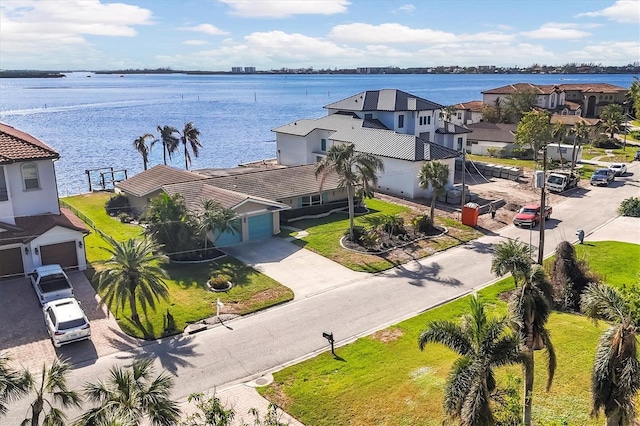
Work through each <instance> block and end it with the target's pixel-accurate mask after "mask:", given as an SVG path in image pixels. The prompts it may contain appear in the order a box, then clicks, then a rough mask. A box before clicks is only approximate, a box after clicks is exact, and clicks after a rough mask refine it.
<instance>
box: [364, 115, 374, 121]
mask: <svg viewBox="0 0 640 426" xmlns="http://www.w3.org/2000/svg"><path fill="white" fill-rule="evenodd" d="M364 119H365V120H373V114H365V115H364Z"/></svg>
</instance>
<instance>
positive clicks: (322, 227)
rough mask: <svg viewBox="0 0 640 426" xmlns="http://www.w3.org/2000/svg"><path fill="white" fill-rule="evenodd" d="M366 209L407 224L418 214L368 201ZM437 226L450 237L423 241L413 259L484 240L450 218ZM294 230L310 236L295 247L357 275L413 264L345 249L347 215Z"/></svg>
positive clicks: (413, 248)
mask: <svg viewBox="0 0 640 426" xmlns="http://www.w3.org/2000/svg"><path fill="white" fill-rule="evenodd" d="M366 205H367V207H368V208H369V211H370V212H369V213H367V215H375V214H386V215H392V214H399V215H401V216H402V217H403V218H404V220H405V223H408V222H409V221H410V219H411V218H412V217H413V216H416V215H417V214H418V213H417V212H415V211H413V210H412V209H410V208H409V207H405V206H400V205H397V204H391V203H387V202H384V201H381V200H378V199H367V200H366ZM364 216H366V215H364ZM364 216H357V217H356V218H355V224H356V226H357V225H361V226H365V222H364V220H363V219H362V218H363V217H364ZM436 224H438V225H443V226H445V227H447V228H448V229H449V233H448V234H447V235H445V236H443V237H439V238H435V239H432V240H423V241H420V242H417V243H416V244H414V245H412V246H411V247H410V250H411V255H412V256H413V257H414V258H422V257H425V256H428V255H430V254H433V253H436V252H438V251H442V250H446V249H448V248H450V247H453V246H456V245H459V244H461V243H463V242H466V241H470V240H473V239H476V238H478V237H480V236H481V234H480V232H478V231H476V230H475V229H473V228H470V227H468V226H464V225H462V224H460V223H458V222H457V221H455V220H451V219H449V218H443V217H437V216H436ZM292 226H294V227H296V228H300V229H304V230H305V231H307V232H308V233H309V235H307V236H305V237H303V238H301V239H299V240H294V241H293V242H294V243H295V244H298V245H300V246H302V247H304V248H307V249H309V250H312V251H314V252H316V253H318V254H320V255H322V256H324V257H326V258H328V259H331V260H333V261H335V262H338V263H340V264H342V265H344V266H346V267H347V268H349V269H352V270H354V271H362V272H371V273H375V272H380V271H384V270H386V269H389V268H392V267H394V266H396V265H399V264H402V263H405V262H407V261H409V260H410V258H407V257H404V256H406V253H400V250H397V251H394V252H390V253H389V254H388V255H385V256H376V255H370V254H365V253H356V252H353V251H350V250H346V249H344V248H342V246H341V245H340V238H342V236H343V235H344V233H345V231H346V230H347V229H349V216H348V215H347V214H346V213H334V214H332V215H330V216H327V217H323V218H319V219H309V220H300V221H296V222H293V223H292ZM396 252H398V253H396ZM403 255H404V256H403Z"/></svg>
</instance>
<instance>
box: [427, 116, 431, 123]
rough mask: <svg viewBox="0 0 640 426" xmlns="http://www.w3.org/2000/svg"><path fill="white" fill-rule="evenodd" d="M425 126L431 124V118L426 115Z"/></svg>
mask: <svg viewBox="0 0 640 426" xmlns="http://www.w3.org/2000/svg"><path fill="white" fill-rule="evenodd" d="M427 124H431V116H430V115H427Z"/></svg>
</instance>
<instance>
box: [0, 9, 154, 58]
mask: <svg viewBox="0 0 640 426" xmlns="http://www.w3.org/2000/svg"><path fill="white" fill-rule="evenodd" d="M151 24H153V22H152V13H151V11H150V10H148V9H143V8H140V7H138V6H132V5H127V4H122V3H111V4H102V3H100V1H99V0H67V1H56V2H52V1H33V0H24V1H11V0H3V1H2V3H1V5H0V37H1V38H2V44H1V45H0V50H1V53H2V54H3V56H5V55H6V53H11V54H14V53H17V54H19V55H20V56H25V55H29V54H30V55H33V56H34V57H38V58H37V61H42V60H43V57H42V56H45V57H52V58H54V57H56V56H57V55H61V54H62V52H66V54H68V55H70V57H71V58H73V57H75V56H78V57H82V56H83V55H87V56H91V54H93V53H96V52H93V51H91V52H89V51H88V50H85V51H83V52H82V51H72V50H70V49H69V48H70V47H80V48H81V50H82V49H89V43H88V42H87V40H86V39H85V36H86V35H92V36H106V37H133V36H135V35H136V34H137V32H136V30H135V28H134V27H135V26H136V25H151ZM5 58H6V56H5ZM61 59H64V58H61ZM5 66H6V65H5Z"/></svg>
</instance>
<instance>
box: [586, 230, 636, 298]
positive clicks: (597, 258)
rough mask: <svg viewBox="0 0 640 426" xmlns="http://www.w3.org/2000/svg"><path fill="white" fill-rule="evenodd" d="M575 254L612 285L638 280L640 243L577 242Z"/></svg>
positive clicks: (618, 285)
mask: <svg viewBox="0 0 640 426" xmlns="http://www.w3.org/2000/svg"><path fill="white" fill-rule="evenodd" d="M575 247H576V255H577V257H578V259H584V260H585V261H586V262H587V263H588V264H589V265H590V266H591V269H593V270H594V271H596V272H597V273H598V274H599V275H600V277H601V279H602V281H604V282H606V283H607V284H609V285H611V286H614V287H621V286H622V285H623V284H632V283H635V282H638V277H639V276H640V261H638V259H640V245H638V244H631V243H621V242H617V241H596V242H590V241H588V242H586V243H585V244H577V245H576V246H575Z"/></svg>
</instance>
